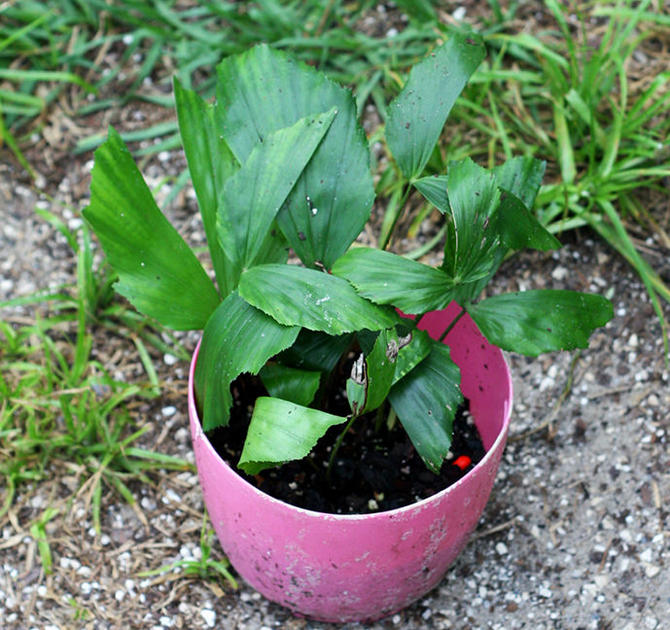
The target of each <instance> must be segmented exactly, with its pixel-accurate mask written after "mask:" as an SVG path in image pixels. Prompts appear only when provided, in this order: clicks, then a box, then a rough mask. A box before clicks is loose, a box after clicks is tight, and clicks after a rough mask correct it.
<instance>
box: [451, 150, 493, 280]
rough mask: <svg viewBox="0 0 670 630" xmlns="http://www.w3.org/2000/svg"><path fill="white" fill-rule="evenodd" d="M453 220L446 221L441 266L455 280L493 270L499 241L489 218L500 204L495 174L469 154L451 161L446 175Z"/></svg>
mask: <svg viewBox="0 0 670 630" xmlns="http://www.w3.org/2000/svg"><path fill="white" fill-rule="evenodd" d="M447 191H448V194H449V205H450V206H451V221H449V222H448V223H447V233H446V241H445V246H444V263H443V264H442V269H444V271H445V272H446V273H447V274H448V275H449V276H450V277H451V278H453V280H454V282H473V281H475V280H477V279H479V278H481V277H483V276H486V275H487V274H488V273H489V272H490V270H491V263H492V258H493V254H494V253H495V251H496V249H497V248H498V246H499V244H500V239H499V237H498V234H497V233H496V231H495V230H494V229H493V228H492V227H490V226H489V220H490V218H491V216H492V215H493V213H494V212H495V210H496V209H497V207H498V203H499V200H500V191H499V190H498V186H497V183H496V179H495V176H494V175H493V173H491V172H490V171H487V170H485V169H483V168H481V167H480V166H477V165H476V164H475V163H474V162H473V161H472V160H471V159H470V158H466V159H465V160H462V161H459V162H452V163H451V164H450V167H449V173H448V175H447Z"/></svg>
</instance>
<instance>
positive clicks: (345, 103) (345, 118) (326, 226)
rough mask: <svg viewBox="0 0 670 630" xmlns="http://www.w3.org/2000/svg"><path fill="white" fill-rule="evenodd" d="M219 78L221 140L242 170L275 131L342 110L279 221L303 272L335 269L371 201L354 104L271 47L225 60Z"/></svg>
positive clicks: (365, 154) (363, 144) (366, 159)
mask: <svg viewBox="0 0 670 630" xmlns="http://www.w3.org/2000/svg"><path fill="white" fill-rule="evenodd" d="M217 71H218V83H217V101H218V103H219V110H218V112H219V115H220V117H221V129H222V133H223V135H224V137H225V138H226V141H227V142H228V144H229V146H230V147H231V149H232V150H233V153H234V154H235V155H236V156H237V158H238V159H239V160H240V162H244V161H246V159H247V157H248V156H249V154H250V153H251V151H252V149H253V148H254V146H256V145H257V144H258V143H259V142H262V141H264V140H265V139H266V138H267V136H268V135H269V134H270V133H272V132H273V131H277V130H278V129H282V128H285V127H289V126H291V125H293V124H294V123H295V122H297V121H298V120H299V119H300V118H303V117H305V116H311V115H312V114H313V113H314V112H324V111H328V110H329V109H330V108H331V107H336V108H337V117H336V118H335V120H334V121H333V124H332V125H331V127H330V129H329V131H328V133H327V135H326V137H325V138H324V140H323V142H322V143H321V144H320V145H319V147H318V149H317V150H316V152H315V153H314V155H313V157H312V159H311V160H310V162H309V164H308V165H307V168H305V170H304V172H303V174H302V176H301V177H300V178H299V180H298V181H297V182H296V185H295V187H294V188H293V190H292V192H291V194H290V195H289V197H288V199H287V200H286V203H285V204H284V206H283V207H282V209H281V210H280V212H279V214H278V216H277V221H278V223H279V226H280V228H281V230H282V231H283V233H284V235H285V236H286V238H287V240H288V242H289V243H290V245H291V247H292V248H293V249H294V250H295V252H296V254H297V255H298V256H299V257H300V259H301V260H302V261H303V263H304V264H305V265H307V266H310V267H311V266H314V265H315V263H317V262H320V263H321V264H323V265H324V266H325V267H326V268H330V267H331V265H332V264H333V263H334V262H335V260H337V258H339V257H340V256H341V255H342V254H343V253H344V252H345V251H346V250H347V248H348V247H349V245H350V244H351V243H352V242H353V241H354V239H355V238H356V237H357V236H358V234H359V233H360V231H361V230H362V229H363V226H364V225H365V223H366V221H367V219H368V217H369V215H370V209H371V207H372V201H373V199H374V190H373V184H372V176H371V174H370V169H369V152H368V145H367V140H366V138H365V134H364V132H363V130H362V129H361V127H360V126H359V125H358V123H357V121H356V104H355V102H354V99H353V97H352V96H351V94H350V92H349V91H348V90H345V89H344V88H342V87H340V86H338V85H336V84H334V83H332V82H331V81H330V80H328V79H327V78H326V77H325V76H324V75H323V74H321V73H319V72H318V71H317V70H315V69H314V68H311V67H309V66H307V65H305V64H303V63H300V62H296V61H294V60H293V59H291V58H290V57H288V56H287V55H286V54H284V53H282V52H279V51H276V50H272V49H270V48H269V47H267V46H266V45H261V46H257V47H255V48H253V49H251V50H250V51H248V52H246V53H244V54H242V55H237V56H234V57H229V58H227V59H225V60H224V61H223V62H222V63H221V64H220V65H219V66H218V68H217ZM308 198H309V199H308Z"/></svg>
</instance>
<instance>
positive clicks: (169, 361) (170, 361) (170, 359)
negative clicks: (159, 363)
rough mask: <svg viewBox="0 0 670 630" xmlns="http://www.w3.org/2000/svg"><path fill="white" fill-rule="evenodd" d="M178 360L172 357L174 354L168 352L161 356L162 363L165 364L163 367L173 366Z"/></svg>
mask: <svg viewBox="0 0 670 630" xmlns="http://www.w3.org/2000/svg"><path fill="white" fill-rule="evenodd" d="M178 360H179V359H177V357H176V356H174V354H170V353H169V352H166V353H165V354H164V355H163V362H164V363H165V365H174V364H175V363H176V362H177V361H178Z"/></svg>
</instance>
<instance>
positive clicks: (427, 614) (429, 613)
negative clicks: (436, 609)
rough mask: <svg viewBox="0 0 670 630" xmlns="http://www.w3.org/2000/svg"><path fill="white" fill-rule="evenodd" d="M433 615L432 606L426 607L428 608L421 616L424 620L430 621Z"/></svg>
mask: <svg viewBox="0 0 670 630" xmlns="http://www.w3.org/2000/svg"><path fill="white" fill-rule="evenodd" d="M432 616H433V611H432V610H431V609H430V608H426V610H424V611H423V613H421V618H422V619H423V620H424V621H428V620H429V619H430V618H431V617H432Z"/></svg>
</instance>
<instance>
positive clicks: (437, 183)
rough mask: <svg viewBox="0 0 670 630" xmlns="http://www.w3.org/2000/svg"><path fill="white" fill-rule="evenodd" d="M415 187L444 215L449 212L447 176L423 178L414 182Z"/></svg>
mask: <svg viewBox="0 0 670 630" xmlns="http://www.w3.org/2000/svg"><path fill="white" fill-rule="evenodd" d="M414 187H415V188H416V189H417V190H418V191H419V192H420V193H421V194H422V195H423V196H424V197H425V198H426V200H427V201H429V202H430V203H432V204H433V205H434V206H435V207H436V208H437V209H438V210H439V211H440V212H441V213H442V214H445V213H446V212H448V211H449V197H448V195H447V176H446V175H429V176H428V177H422V178H421V179H417V180H416V181H415V182H414Z"/></svg>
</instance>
